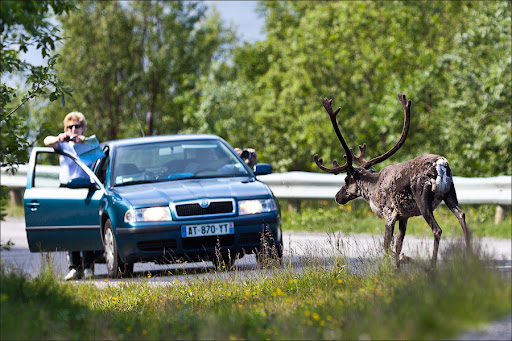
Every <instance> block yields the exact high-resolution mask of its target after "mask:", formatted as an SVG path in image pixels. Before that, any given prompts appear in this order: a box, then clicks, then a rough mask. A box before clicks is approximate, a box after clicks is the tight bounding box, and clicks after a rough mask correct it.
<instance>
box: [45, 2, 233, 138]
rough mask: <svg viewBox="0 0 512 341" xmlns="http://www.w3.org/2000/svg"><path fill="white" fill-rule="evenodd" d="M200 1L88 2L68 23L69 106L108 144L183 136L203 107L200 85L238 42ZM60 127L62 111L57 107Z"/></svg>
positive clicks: (63, 68) (63, 70) (52, 110)
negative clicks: (109, 141)
mask: <svg viewBox="0 0 512 341" xmlns="http://www.w3.org/2000/svg"><path fill="white" fill-rule="evenodd" d="M206 10H207V7H206V6H205V5H204V4H202V3H199V2H178V1H172V2H160V1H135V2H117V1H114V2H84V3H80V5H79V10H78V11H76V12H75V13H73V14H72V15H70V16H68V17H66V18H63V20H62V21H63V29H64V33H65V35H66V37H68V38H69V39H68V40H66V42H65V44H64V45H63V46H62V48H61V49H60V50H59V52H60V54H61V55H62V57H61V58H62V60H63V61H64V63H63V64H61V65H60V66H59V68H58V70H59V74H62V77H63V79H65V80H70V81H71V80H73V81H74V82H75V83H76V86H75V89H76V90H75V93H74V96H73V98H72V99H70V100H69V105H70V106H72V107H73V108H75V109H76V110H79V111H82V112H83V113H84V114H85V115H86V117H87V118H88V119H89V121H90V124H89V131H91V132H94V133H95V134H96V135H97V136H98V138H99V139H100V140H104V139H115V138H118V137H123V136H137V135H145V134H148V135H149V134H167V133H178V132H180V131H182V130H183V129H184V127H185V122H184V121H185V118H186V117H187V115H186V112H187V110H188V111H189V112H191V111H192V110H194V109H193V108H194V106H195V107H196V108H197V107H198V106H199V105H198V102H197V100H198V96H197V93H196V91H195V87H196V83H197V81H198V80H199V78H200V77H201V75H204V74H207V73H208V72H209V71H208V70H209V68H210V65H211V64H212V63H213V62H214V61H215V60H217V59H219V58H220V56H221V55H222V53H223V51H224V49H225V48H228V47H229V44H230V43H231V42H232V41H233V34H232V32H231V31H229V30H227V29H225V28H224V27H223V26H222V25H221V22H220V19H219V17H218V15H212V16H206ZM47 114H48V115H50V116H51V117H53V119H54V121H55V122H57V121H58V120H59V119H61V117H62V113H61V112H59V108H56V107H55V106H51V107H49V110H48V113H47Z"/></svg>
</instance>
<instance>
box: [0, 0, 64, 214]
mask: <svg viewBox="0 0 512 341" xmlns="http://www.w3.org/2000/svg"><path fill="white" fill-rule="evenodd" d="M73 9H74V4H73V3H72V2H64V1H54V0H45V1H2V2H0V13H1V20H2V22H1V48H2V53H1V55H0V66H1V75H2V83H1V87H0V102H1V105H2V107H1V109H0V148H1V154H0V166H1V167H8V170H9V171H11V172H14V171H15V170H16V165H18V164H21V163H25V162H27V161H28V147H29V146H30V145H31V143H30V142H29V126H28V124H27V122H26V118H27V117H26V116H25V115H23V114H20V112H21V111H23V109H24V107H26V104H27V103H28V101H29V100H30V99H33V98H44V99H48V100H50V101H55V100H57V99H59V98H60V99H61V104H62V106H64V99H65V96H69V95H70V94H71V92H72V91H73V89H72V88H70V87H68V86H66V85H65V83H64V82H63V81H62V80H60V79H59V78H58V77H57V75H56V74H55V73H54V69H55V65H56V62H57V58H58V55H54V56H51V55H50V54H51V53H52V52H53V51H54V50H55V48H56V43H57V42H59V41H60V40H61V37H60V36H59V29H58V28H57V27H56V26H55V25H54V24H52V23H51V22H50V21H49V19H48V18H49V17H50V15H51V14H52V13H54V14H63V13H67V12H69V11H71V10H73ZM29 46H35V48H36V49H37V50H38V51H40V52H41V54H42V56H43V57H48V58H49V59H48V63H47V65H46V66H38V65H32V64H30V63H28V62H26V61H25V60H22V59H21V57H20V53H21V52H27V51H28V48H29ZM14 77H21V78H22V79H25V86H26V87H27V89H28V90H26V91H25V90H20V89H18V88H16V87H12V86H9V85H7V83H6V81H7V80H9V79H11V81H12V78H14ZM15 113H16V115H14V114H15ZM34 132H35V134H37V133H38V129H36V130H34ZM0 200H1V202H2V203H1V207H0V219H1V220H3V219H4V217H5V213H4V208H5V207H4V206H5V202H6V201H7V190H6V189H5V188H4V187H3V186H2V191H1V194H0Z"/></svg>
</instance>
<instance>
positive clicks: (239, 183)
mask: <svg viewBox="0 0 512 341" xmlns="http://www.w3.org/2000/svg"><path fill="white" fill-rule="evenodd" d="M113 192H114V193H115V194H117V195H119V196H120V197H121V198H123V199H124V200H126V201H128V202H129V204H130V205H131V206H133V207H136V208H137V207H149V206H165V205H168V204H169V203H170V202H180V201H188V200H197V199H213V198H257V197H259V198H264V197H268V196H269V195H270V193H271V192H270V190H269V188H268V187H267V185H265V184H264V183H262V182H260V181H257V180H252V179H250V178H247V177H243V178H239V177H237V178H215V179H190V180H177V181H168V182H157V183H150V184H138V185H130V186H120V187H115V188H114V189H113Z"/></svg>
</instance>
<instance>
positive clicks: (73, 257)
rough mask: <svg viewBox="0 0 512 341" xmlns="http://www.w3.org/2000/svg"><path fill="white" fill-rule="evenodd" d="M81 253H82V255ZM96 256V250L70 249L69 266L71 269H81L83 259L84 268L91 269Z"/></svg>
mask: <svg viewBox="0 0 512 341" xmlns="http://www.w3.org/2000/svg"><path fill="white" fill-rule="evenodd" d="M80 253H82V255H81V254H80ZM94 258H96V252H94V251H68V255H67V259H68V268H69V270H71V269H75V270H80V269H81V268H82V260H83V268H84V269H91V268H92V266H94V264H93V262H94Z"/></svg>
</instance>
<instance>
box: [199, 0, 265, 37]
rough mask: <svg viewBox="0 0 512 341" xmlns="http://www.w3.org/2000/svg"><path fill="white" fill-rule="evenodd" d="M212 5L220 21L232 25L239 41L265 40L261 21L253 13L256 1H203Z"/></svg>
mask: <svg viewBox="0 0 512 341" xmlns="http://www.w3.org/2000/svg"><path fill="white" fill-rule="evenodd" d="M205 2H206V3H208V4H210V6H211V5H214V6H215V8H216V9H217V11H218V12H219V13H220V16H221V19H222V20H224V21H225V22H226V23H231V24H233V25H234V26H235V27H236V28H237V31H238V35H239V37H240V38H241V40H244V41H248V42H251V43H253V42H255V41H258V40H262V39H264V38H265V35H264V34H262V33H261V29H262V28H263V19H262V18H259V17H258V14H257V13H256V12H255V9H256V4H257V2H258V1H226V0H225V1H205Z"/></svg>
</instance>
